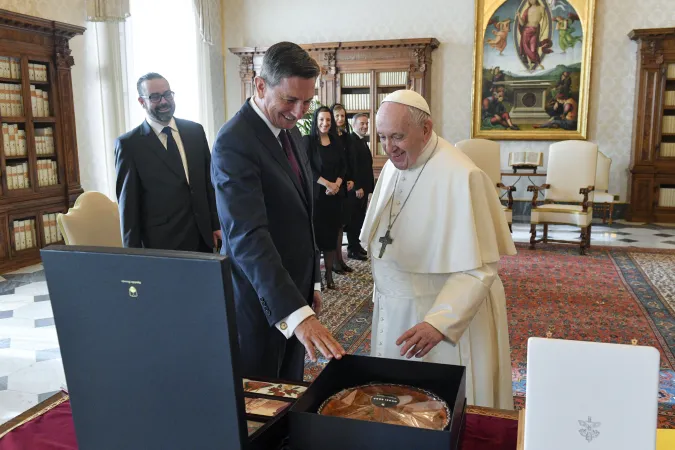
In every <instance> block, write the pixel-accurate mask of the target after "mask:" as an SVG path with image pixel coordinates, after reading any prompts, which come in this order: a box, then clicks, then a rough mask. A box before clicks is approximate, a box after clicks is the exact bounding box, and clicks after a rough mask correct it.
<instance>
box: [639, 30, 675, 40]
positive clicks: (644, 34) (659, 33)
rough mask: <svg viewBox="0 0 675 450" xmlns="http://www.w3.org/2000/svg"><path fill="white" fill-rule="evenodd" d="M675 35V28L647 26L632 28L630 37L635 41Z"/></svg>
mask: <svg viewBox="0 0 675 450" xmlns="http://www.w3.org/2000/svg"><path fill="white" fill-rule="evenodd" d="M673 35H675V28H645V29H641V30H631V32H630V33H628V37H629V38H631V39H632V40H634V41H637V40H653V39H664V38H668V37H672V36H673Z"/></svg>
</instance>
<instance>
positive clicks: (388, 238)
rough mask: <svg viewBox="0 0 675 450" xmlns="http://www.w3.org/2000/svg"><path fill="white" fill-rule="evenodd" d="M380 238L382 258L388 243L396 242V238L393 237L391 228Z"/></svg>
mask: <svg viewBox="0 0 675 450" xmlns="http://www.w3.org/2000/svg"><path fill="white" fill-rule="evenodd" d="M378 240H379V241H380V244H382V245H381V246H380V258H382V255H384V251H385V250H386V249H387V245H389V244H391V243H392V242H394V240H393V239H392V238H391V235H390V234H389V230H387V232H386V233H385V234H384V236H382V237H381V238H380V239H378Z"/></svg>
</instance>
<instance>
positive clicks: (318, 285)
mask: <svg viewBox="0 0 675 450" xmlns="http://www.w3.org/2000/svg"><path fill="white" fill-rule="evenodd" d="M314 290H315V291H319V292H321V283H314Z"/></svg>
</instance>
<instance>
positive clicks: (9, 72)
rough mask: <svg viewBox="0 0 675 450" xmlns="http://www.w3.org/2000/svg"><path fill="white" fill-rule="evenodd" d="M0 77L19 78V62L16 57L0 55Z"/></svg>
mask: <svg viewBox="0 0 675 450" xmlns="http://www.w3.org/2000/svg"><path fill="white" fill-rule="evenodd" d="M0 77H2V78H11V79H13V80H20V79H21V63H20V61H19V59H18V58H12V57H9V56H0Z"/></svg>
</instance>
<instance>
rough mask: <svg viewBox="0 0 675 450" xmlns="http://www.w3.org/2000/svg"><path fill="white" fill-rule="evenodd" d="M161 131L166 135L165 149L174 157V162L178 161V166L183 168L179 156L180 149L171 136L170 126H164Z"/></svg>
mask: <svg viewBox="0 0 675 450" xmlns="http://www.w3.org/2000/svg"><path fill="white" fill-rule="evenodd" d="M162 133H164V134H165V135H166V151H167V152H169V156H170V157H172V158H173V159H174V162H176V161H178V162H179V163H180V167H181V168H182V169H183V170H185V169H184V168H183V158H181V156H180V150H178V144H177V143H176V140H175V139H174V138H173V133H172V132H171V127H164V129H163V130H162Z"/></svg>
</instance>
